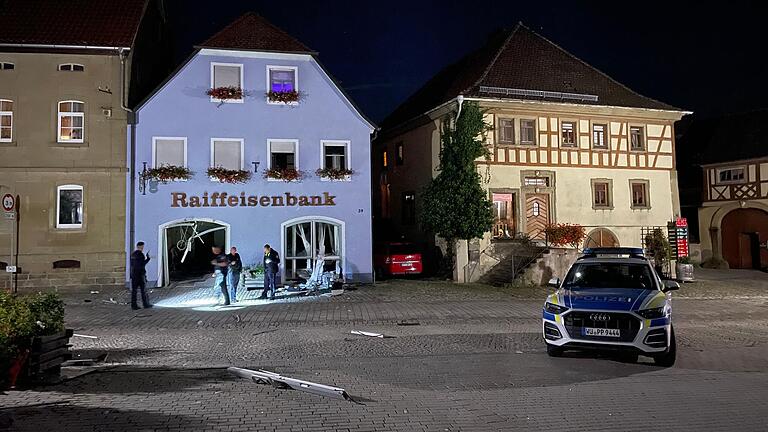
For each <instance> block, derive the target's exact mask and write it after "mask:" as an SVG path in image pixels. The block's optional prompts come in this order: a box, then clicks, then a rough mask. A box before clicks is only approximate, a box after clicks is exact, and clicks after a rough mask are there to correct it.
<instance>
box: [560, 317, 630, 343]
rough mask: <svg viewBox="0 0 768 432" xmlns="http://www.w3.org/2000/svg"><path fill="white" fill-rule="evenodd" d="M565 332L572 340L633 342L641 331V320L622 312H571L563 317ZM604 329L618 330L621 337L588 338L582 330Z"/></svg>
mask: <svg viewBox="0 0 768 432" xmlns="http://www.w3.org/2000/svg"><path fill="white" fill-rule="evenodd" d="M563 321H564V322H565V330H566V331H567V332H568V334H569V335H570V336H571V338H572V339H580V340H594V341H604V342H632V341H634V340H635V336H637V332H638V331H640V320H639V319H637V318H636V317H635V316H633V315H630V314H627V313H621V312H587V311H571V312H569V313H567V314H566V315H565V316H563ZM585 327H589V328H604V329H618V330H619V331H620V334H621V336H620V337H605V336H586V335H583V334H582V329H583V328H585Z"/></svg>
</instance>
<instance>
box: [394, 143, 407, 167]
mask: <svg viewBox="0 0 768 432" xmlns="http://www.w3.org/2000/svg"><path fill="white" fill-rule="evenodd" d="M404 162H405V159H404V158H403V143H397V145H396V146H395V164H396V165H402V164H403V163H404Z"/></svg>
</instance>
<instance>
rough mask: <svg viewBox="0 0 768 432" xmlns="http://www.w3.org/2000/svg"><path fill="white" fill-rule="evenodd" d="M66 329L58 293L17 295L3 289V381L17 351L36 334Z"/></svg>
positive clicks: (0, 330) (0, 350)
mask: <svg viewBox="0 0 768 432" xmlns="http://www.w3.org/2000/svg"><path fill="white" fill-rule="evenodd" d="M62 330H64V302H63V301H62V300H61V299H60V298H59V296H58V294H56V293H37V294H33V295H30V296H23V297H22V296H16V295H13V294H11V293H8V292H7V291H4V290H0V384H1V383H2V381H3V380H4V379H5V377H6V373H5V371H7V370H8V367H9V366H10V364H11V362H12V361H13V359H14V358H16V355H17V354H18V352H19V351H20V350H22V349H24V348H28V347H29V346H30V345H31V343H32V338H33V337H34V336H47V335H52V334H55V333H58V332H60V331H62Z"/></svg>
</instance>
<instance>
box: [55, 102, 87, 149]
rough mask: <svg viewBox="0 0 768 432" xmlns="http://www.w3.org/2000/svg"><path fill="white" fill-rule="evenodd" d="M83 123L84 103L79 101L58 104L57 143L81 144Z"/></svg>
mask: <svg viewBox="0 0 768 432" xmlns="http://www.w3.org/2000/svg"><path fill="white" fill-rule="evenodd" d="M84 123H85V103H83V102H80V101H63V102H59V124H58V130H59V139H58V141H59V142H73V143H81V142H83V130H84V127H85V124H84Z"/></svg>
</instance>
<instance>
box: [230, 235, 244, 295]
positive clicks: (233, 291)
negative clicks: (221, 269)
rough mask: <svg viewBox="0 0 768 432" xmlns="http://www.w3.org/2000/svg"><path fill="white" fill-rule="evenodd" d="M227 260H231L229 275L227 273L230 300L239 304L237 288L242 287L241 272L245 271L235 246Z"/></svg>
mask: <svg viewBox="0 0 768 432" xmlns="http://www.w3.org/2000/svg"><path fill="white" fill-rule="evenodd" d="M227 259H228V260H229V269H228V272H229V273H227V285H228V286H229V300H230V301H231V302H232V303H237V287H238V286H239V285H240V272H242V271H243V261H242V260H241V259H240V254H239V253H237V248H236V247H234V246H232V247H231V248H230V249H229V255H227Z"/></svg>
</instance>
